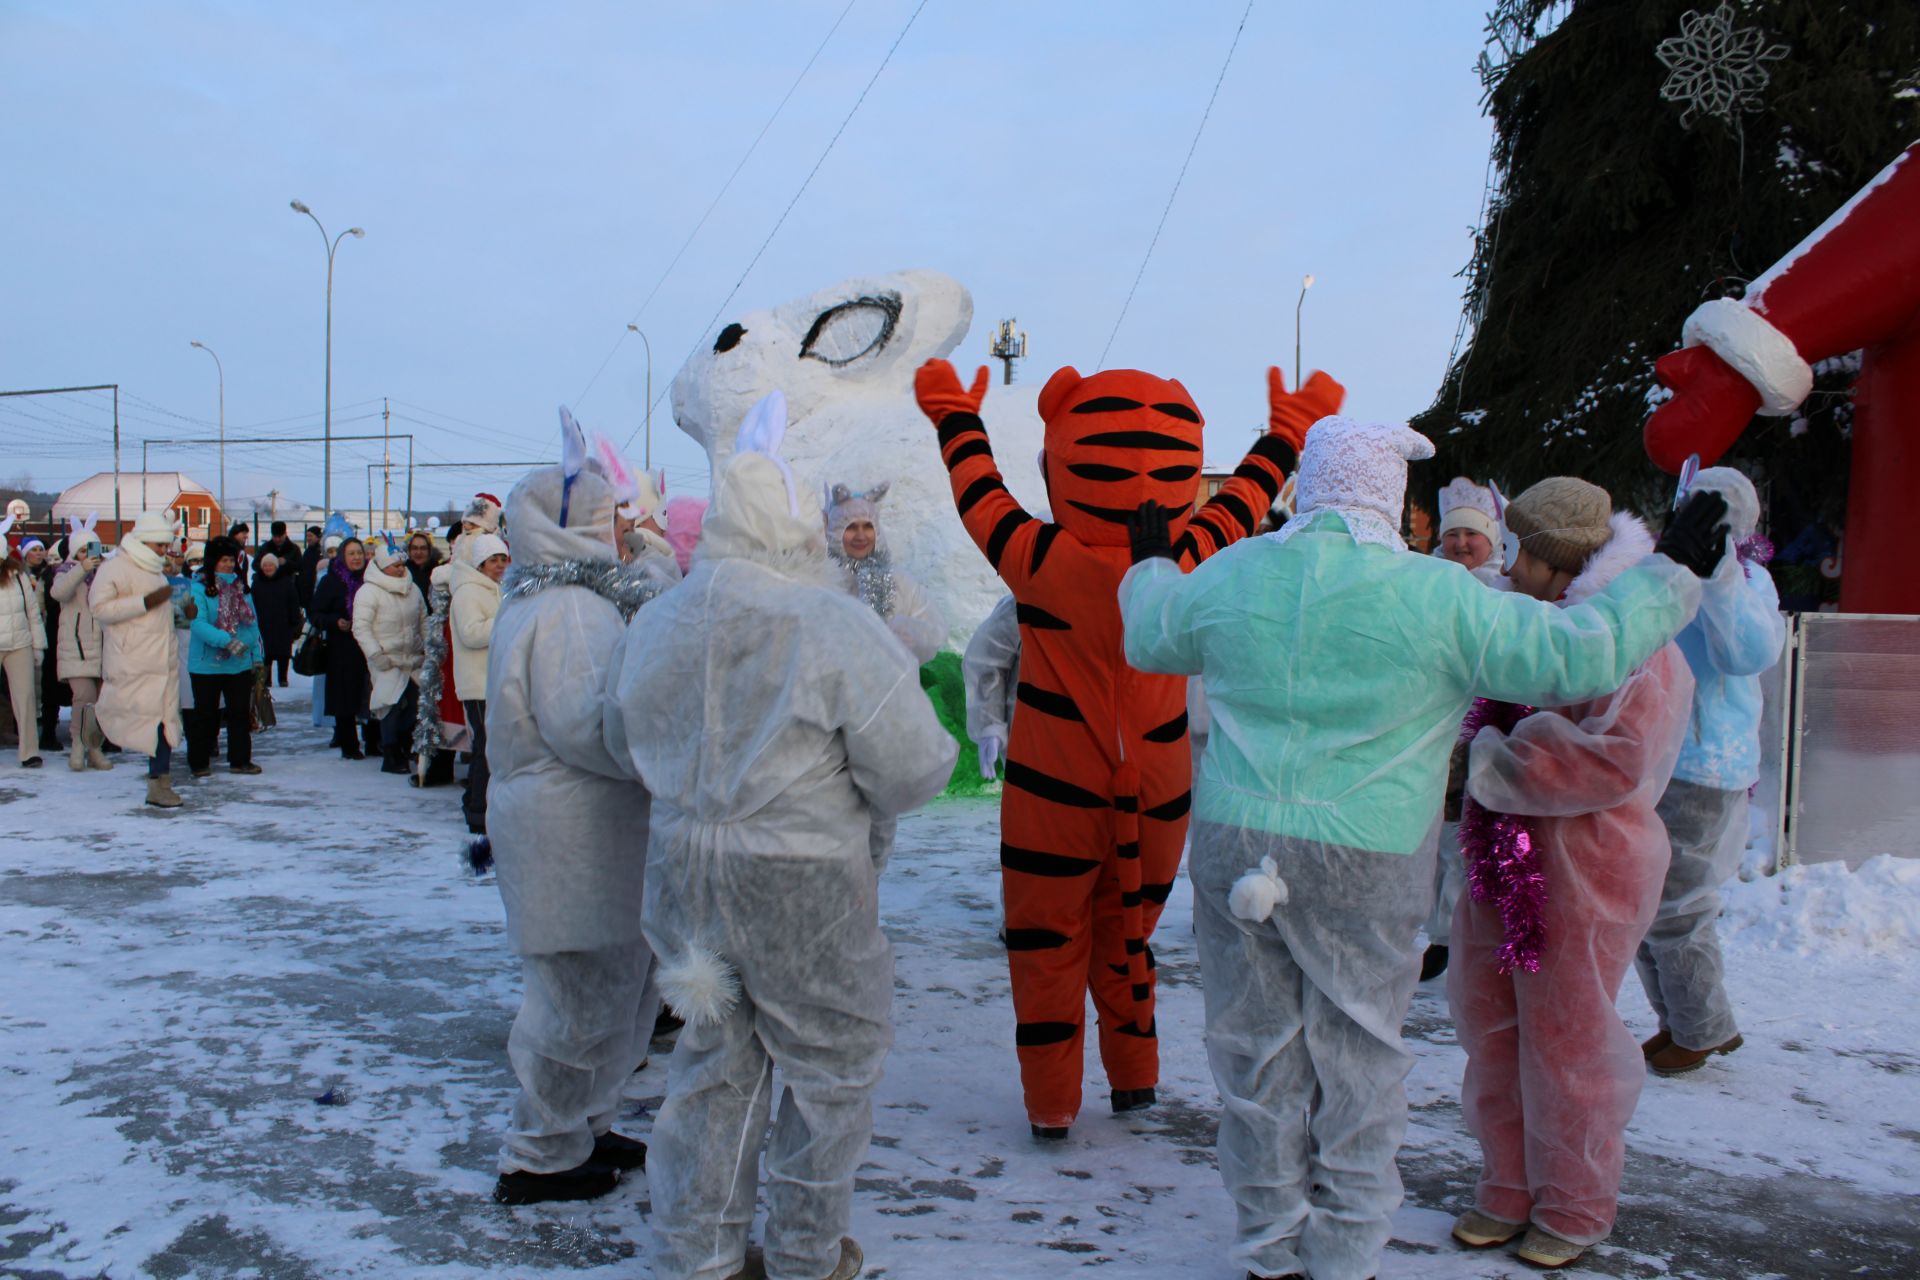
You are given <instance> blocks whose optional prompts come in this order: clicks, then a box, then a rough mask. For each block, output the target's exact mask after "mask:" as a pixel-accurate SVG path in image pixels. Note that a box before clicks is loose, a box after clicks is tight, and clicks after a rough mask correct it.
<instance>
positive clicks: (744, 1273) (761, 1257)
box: [727, 1247, 767, 1280]
mask: <svg viewBox="0 0 1920 1280" xmlns="http://www.w3.org/2000/svg"><path fill="white" fill-rule="evenodd" d="M727 1280H767V1256H766V1254H764V1253H762V1252H761V1251H760V1250H759V1249H757V1248H753V1247H749V1248H748V1249H747V1257H746V1261H744V1262H742V1263H741V1264H740V1269H739V1270H738V1271H736V1272H734V1273H733V1274H732V1275H730V1276H728V1277H727Z"/></svg>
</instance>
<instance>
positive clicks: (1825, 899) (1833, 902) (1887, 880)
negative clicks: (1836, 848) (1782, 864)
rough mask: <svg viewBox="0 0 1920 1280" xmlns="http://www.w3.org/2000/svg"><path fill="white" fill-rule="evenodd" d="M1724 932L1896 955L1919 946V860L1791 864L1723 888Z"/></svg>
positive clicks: (1756, 944)
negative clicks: (1853, 867) (1851, 865)
mask: <svg viewBox="0 0 1920 1280" xmlns="http://www.w3.org/2000/svg"><path fill="white" fill-rule="evenodd" d="M1725 892H1726V904H1727V905H1726V911H1725V912H1724V913H1723V914H1722V915H1721V917H1720V922H1719V930H1720V936H1721V937H1722V939H1724V940H1726V941H1727V942H1733V941H1734V940H1735V939H1738V942H1739V945H1740V946H1741V947H1742V948H1743V949H1765V950H1775V951H1791V952H1794V953H1796V954H1799V955H1826V956H1831V955H1834V954H1836V953H1846V954H1849V955H1884V956H1894V955H1900V954H1903V953H1907V952H1911V951H1914V950H1916V949H1920V860H1915V859H1911V858H1895V857H1893V856H1891V855H1888V854H1882V855H1881V856H1879V857H1877V858H1871V859H1868V860H1867V861H1866V862H1864V863H1862V864H1861V866H1860V869H1859V870H1858V871H1848V870H1847V865H1846V864H1845V863H1844V862H1823V863H1818V864H1815V865H1813V866H1798V867H1788V868H1787V869H1786V870H1784V871H1782V872H1780V873H1779V874H1777V875H1773V876H1768V877H1765V878H1762V879H1759V880H1753V881H1750V882H1746V883H1741V882H1739V881H1735V882H1733V883H1731V884H1729V885H1728V886H1727V887H1726V891H1725Z"/></svg>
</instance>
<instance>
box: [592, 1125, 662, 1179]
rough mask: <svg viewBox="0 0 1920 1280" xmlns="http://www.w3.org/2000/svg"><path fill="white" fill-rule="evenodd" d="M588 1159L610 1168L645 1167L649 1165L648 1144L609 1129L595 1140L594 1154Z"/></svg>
mask: <svg viewBox="0 0 1920 1280" xmlns="http://www.w3.org/2000/svg"><path fill="white" fill-rule="evenodd" d="M587 1159H588V1160H589V1161H590V1162H592V1163H594V1164H603V1165H605V1166H607V1168H609V1169H644V1168H646V1167H647V1144H646V1143H644V1142H642V1141H640V1140H639V1139H638V1138H629V1137H628V1136H627V1135H626V1134H624V1133H615V1132H614V1131H613V1130H611V1129H609V1130H607V1131H606V1132H605V1133H603V1134H601V1135H600V1136H599V1137H597V1138H595V1139H594V1140H593V1154H592V1155H590V1156H588V1157H587Z"/></svg>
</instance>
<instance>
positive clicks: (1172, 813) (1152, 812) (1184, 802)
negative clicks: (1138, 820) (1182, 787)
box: [1141, 791, 1193, 822]
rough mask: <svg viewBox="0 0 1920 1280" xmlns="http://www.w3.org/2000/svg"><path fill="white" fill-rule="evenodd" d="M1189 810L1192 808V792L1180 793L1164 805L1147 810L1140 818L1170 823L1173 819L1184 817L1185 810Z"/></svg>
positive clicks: (1185, 814)
mask: <svg viewBox="0 0 1920 1280" xmlns="http://www.w3.org/2000/svg"><path fill="white" fill-rule="evenodd" d="M1191 808H1193V792H1191V791H1182V792H1181V793H1180V794H1179V795H1177V796H1175V797H1174V798H1173V799H1171V800H1169V801H1167V802H1166V803H1165V804H1157V805H1155V806H1153V808H1151V809H1149V810H1147V811H1146V812H1145V813H1144V814H1142V815H1141V816H1142V817H1145V818H1152V819H1154V820H1155V821H1157V822H1172V821H1173V820H1174V819H1175V818H1184V817H1186V816H1187V810H1189V809H1191Z"/></svg>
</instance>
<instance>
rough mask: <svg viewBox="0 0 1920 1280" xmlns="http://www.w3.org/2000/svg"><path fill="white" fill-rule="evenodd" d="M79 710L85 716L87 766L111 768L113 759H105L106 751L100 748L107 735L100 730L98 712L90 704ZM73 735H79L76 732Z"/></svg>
mask: <svg viewBox="0 0 1920 1280" xmlns="http://www.w3.org/2000/svg"><path fill="white" fill-rule="evenodd" d="M81 710H82V712H83V714H84V715H85V716H86V727H85V735H86V739H87V768H89V769H111V768H113V761H111V760H109V759H107V753H106V752H105V751H104V750H102V749H101V748H102V747H103V746H104V745H105V743H106V740H107V736H106V734H104V733H102V732H101V731H100V713H99V712H98V711H96V710H95V709H94V708H93V707H90V706H89V707H83V708H81ZM75 736H76V737H78V736H80V735H78V734H76V735H75Z"/></svg>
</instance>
